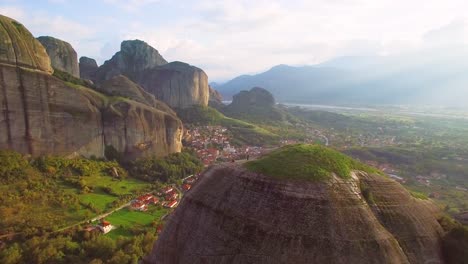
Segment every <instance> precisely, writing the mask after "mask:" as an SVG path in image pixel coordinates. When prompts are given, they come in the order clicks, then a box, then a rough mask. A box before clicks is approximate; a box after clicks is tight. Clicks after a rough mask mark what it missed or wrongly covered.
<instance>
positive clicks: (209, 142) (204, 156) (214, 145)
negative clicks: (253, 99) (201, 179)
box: [185, 126, 265, 166]
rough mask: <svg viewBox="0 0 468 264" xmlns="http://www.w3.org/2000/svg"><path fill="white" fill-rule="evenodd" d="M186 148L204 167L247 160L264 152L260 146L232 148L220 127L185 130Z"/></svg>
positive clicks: (225, 132) (226, 131) (224, 130)
mask: <svg viewBox="0 0 468 264" xmlns="http://www.w3.org/2000/svg"><path fill="white" fill-rule="evenodd" d="M185 144H186V146H187V147H190V148H193V149H194V150H195V152H196V154H197V156H198V158H200V160H201V161H202V162H203V164H204V165H205V166H210V165H212V164H214V163H215V162H217V161H219V162H232V161H236V160H249V159H250V158H255V157H258V156H260V155H262V154H263V153H264V151H265V149H264V148H263V147H260V146H234V145H233V144H232V143H231V137H230V133H229V131H228V129H227V128H225V127H222V126H199V127H193V128H190V129H188V130H187V134H186V137H185Z"/></svg>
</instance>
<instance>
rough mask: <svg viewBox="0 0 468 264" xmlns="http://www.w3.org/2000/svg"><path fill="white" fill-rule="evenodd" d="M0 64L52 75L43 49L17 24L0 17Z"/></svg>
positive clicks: (47, 57) (9, 19) (48, 60)
mask: <svg viewBox="0 0 468 264" xmlns="http://www.w3.org/2000/svg"><path fill="white" fill-rule="evenodd" d="M0 63H4V64H10V65H15V66H21V67H24V68H29V69H34V70H40V71H44V72H46V73H52V72H53V69H52V67H51V65H50V59H49V56H48V55H47V53H46V51H45V49H44V47H43V46H42V45H41V43H39V41H37V40H36V39H35V38H34V37H33V35H32V34H31V33H30V32H29V31H28V30H27V29H26V28H25V27H24V26H23V25H22V24H20V23H19V22H17V21H15V20H13V19H11V18H8V17H5V16H2V15H0Z"/></svg>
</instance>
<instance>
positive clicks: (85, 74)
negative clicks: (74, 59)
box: [79, 57, 98, 80]
mask: <svg viewBox="0 0 468 264" xmlns="http://www.w3.org/2000/svg"><path fill="white" fill-rule="evenodd" d="M79 66H80V78H81V79H85V80H94V75H95V73H96V71H97V70H98V65H97V63H96V60H95V59H91V58H88V57H81V58H80V63H79Z"/></svg>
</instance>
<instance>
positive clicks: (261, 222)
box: [147, 164, 443, 264]
mask: <svg viewBox="0 0 468 264" xmlns="http://www.w3.org/2000/svg"><path fill="white" fill-rule="evenodd" d="M364 193H367V194H368V195H369V193H371V194H372V197H373V199H372V201H371V200H370V199H368V198H367V199H366V198H365V194H364ZM436 211H437V209H435V206H434V205H433V204H432V203H431V202H430V201H423V200H418V199H416V198H413V197H412V196H411V195H410V194H409V193H408V191H406V190H405V189H404V188H403V187H402V186H401V185H400V184H398V183H397V182H395V181H393V180H391V179H389V178H387V177H384V176H381V175H373V174H367V173H363V172H359V171H353V172H352V177H351V179H342V178H339V177H337V176H333V177H331V179H330V180H327V181H312V182H310V181H299V180H280V179H275V178H272V177H269V176H266V175H262V174H258V173H253V172H250V171H248V170H246V169H245V168H243V167H241V166H240V165H235V164H225V165H219V166H216V167H213V168H211V169H209V170H208V171H207V172H205V173H204V174H203V175H202V178H201V180H200V182H199V183H198V184H197V185H196V186H195V187H194V188H192V190H190V192H188V194H187V195H185V196H184V198H183V199H182V201H181V203H180V205H179V207H178V208H177V209H176V210H175V212H174V213H173V214H172V215H171V217H170V218H169V220H168V222H167V224H166V226H165V227H164V230H163V232H162V233H161V235H160V237H159V239H158V241H157V242H156V244H155V246H154V248H153V251H152V253H151V254H150V256H148V258H147V261H148V263H265V264H266V263H269V264H271V263H421V264H422V263H443V260H442V257H441V256H442V254H441V247H440V235H441V232H442V229H441V227H440V225H439V223H438V222H437V220H436V216H435V214H436Z"/></svg>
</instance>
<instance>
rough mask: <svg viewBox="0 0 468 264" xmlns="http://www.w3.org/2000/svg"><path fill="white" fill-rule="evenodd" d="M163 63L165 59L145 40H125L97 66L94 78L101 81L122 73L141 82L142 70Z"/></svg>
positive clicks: (98, 81)
mask: <svg viewBox="0 0 468 264" xmlns="http://www.w3.org/2000/svg"><path fill="white" fill-rule="evenodd" d="M164 64H167V61H166V60H165V59H164V58H163V57H162V56H161V55H160V54H159V52H158V51H157V50H156V49H155V48H153V47H151V46H150V45H148V44H147V43H146V42H144V41H141V40H126V41H123V42H122V44H121V45H120V51H119V52H117V53H116V54H115V55H114V56H113V57H112V58H111V59H110V60H108V61H106V62H104V64H103V65H102V66H101V67H99V69H98V71H97V72H96V76H95V80H96V82H97V83H101V82H103V81H105V80H108V79H110V78H112V77H114V76H117V75H121V74H122V75H125V76H127V77H128V78H130V79H131V80H132V81H134V82H136V83H139V84H141V83H140V82H139V80H140V78H141V73H142V72H143V71H145V70H148V69H152V68H154V67H156V66H160V65H164Z"/></svg>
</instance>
